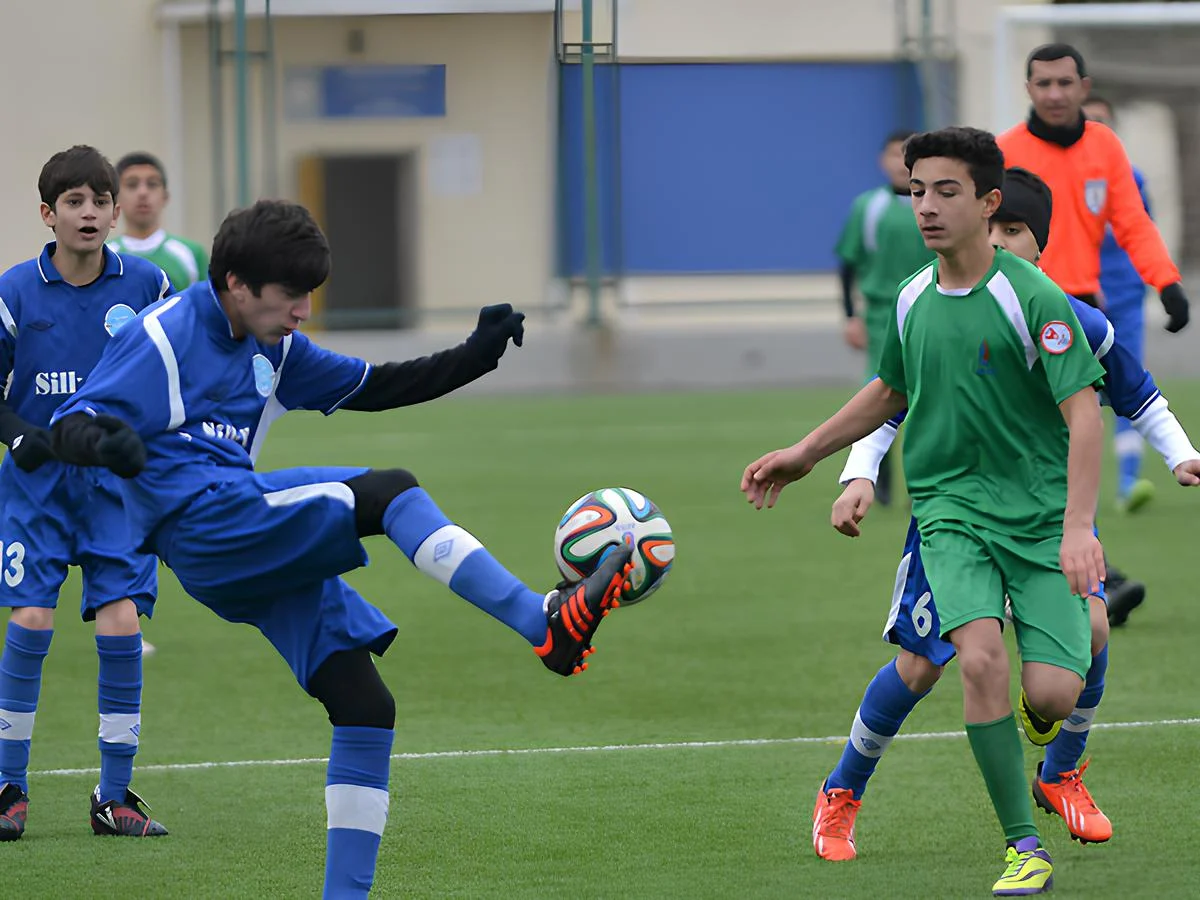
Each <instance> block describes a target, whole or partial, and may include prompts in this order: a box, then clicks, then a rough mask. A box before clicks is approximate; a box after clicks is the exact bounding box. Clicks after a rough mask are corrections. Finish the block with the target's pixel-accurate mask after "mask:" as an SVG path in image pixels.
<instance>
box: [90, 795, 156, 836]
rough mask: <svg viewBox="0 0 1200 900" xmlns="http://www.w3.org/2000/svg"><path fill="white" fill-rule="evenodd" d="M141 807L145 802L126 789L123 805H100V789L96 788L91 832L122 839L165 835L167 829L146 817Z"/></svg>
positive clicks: (115, 803) (117, 803) (108, 802)
mask: <svg viewBox="0 0 1200 900" xmlns="http://www.w3.org/2000/svg"><path fill="white" fill-rule="evenodd" d="M143 806H146V802H145V801H144V800H142V798H141V797H139V796H138V795H137V794H135V793H134V792H133V791H131V790H128V789H126V791H125V802H124V803H119V802H117V801H116V800H109V801H107V802H106V803H101V802H100V788H99V786H97V788H96V790H95V791H93V792H92V815H91V822H92V831H94V832H95V833H96V834H99V835H121V836H123V837H161V836H162V835H164V834H166V833H167V829H165V828H164V827H163V826H162V825H161V824H159V823H158V822H155V821H154V820H153V819H152V818H150V817H149V816H148V815H146V813H145V811H144V810H143V809H142V807H143ZM149 808H150V807H148V806H147V807H146V809H149Z"/></svg>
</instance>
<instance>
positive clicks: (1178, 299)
mask: <svg viewBox="0 0 1200 900" xmlns="http://www.w3.org/2000/svg"><path fill="white" fill-rule="evenodd" d="M1158 298H1159V299H1160V300H1161V301H1162V305H1163V309H1165V310H1166V311H1167V331H1169V332H1171V334H1175V333H1176V332H1179V331H1183V329H1184V328H1186V327H1187V323H1188V318H1189V314H1188V298H1187V294H1185V293H1184V292H1183V285H1182V284H1180V283H1179V282H1176V283H1175V284H1168V285H1167V286H1166V287H1165V288H1163V289H1162V290H1161V291H1159V292H1158Z"/></svg>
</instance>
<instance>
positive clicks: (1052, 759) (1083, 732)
mask: <svg viewBox="0 0 1200 900" xmlns="http://www.w3.org/2000/svg"><path fill="white" fill-rule="evenodd" d="M1107 671H1108V645H1107V644H1105V645H1104V648H1103V649H1102V650H1101V651H1100V652H1099V653H1097V654H1096V655H1095V656H1093V657H1092V666H1091V668H1090V669H1088V673H1087V679H1086V680H1085V681H1084V683H1083V690H1082V691H1080V692H1079V699H1078V700H1077V701H1076V703H1075V709H1074V710H1072V711H1071V715H1069V716H1067V719H1066V721H1064V722H1063V723H1062V729H1061V730H1060V731H1059V732H1058V736H1057V737H1056V738H1055V739H1054V740H1052V741H1051V742H1050V743H1049V745H1047V747H1046V760H1045V762H1043V763H1042V776H1041V777H1042V781H1044V782H1046V783H1047V784H1058V783H1059V782H1060V781H1062V778H1061V777H1060V775H1059V773H1060V772H1073V771H1074V770H1075V769H1077V768H1078V767H1079V758H1080V757H1081V756H1083V749H1084V747H1086V746H1087V739H1088V733H1089V732H1090V731H1091V728H1092V722H1094V721H1095V719H1096V707H1097V706H1099V705H1100V698H1101V697H1103V696H1104V673H1105V672H1107Z"/></svg>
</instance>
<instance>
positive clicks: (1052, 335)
mask: <svg viewBox="0 0 1200 900" xmlns="http://www.w3.org/2000/svg"><path fill="white" fill-rule="evenodd" d="M1040 339H1041V342H1042V347H1043V348H1044V349H1045V351H1046V352H1047V353H1052V354H1054V355H1055V356H1058V355H1059V354H1060V353H1066V352H1067V351H1068V350H1070V349H1071V345H1072V344H1073V343H1075V335H1074V333H1072V331H1071V326H1070V325H1068V324H1067V323H1066V322H1058V321H1055V322H1047V323H1046V324H1045V325H1043V326H1042V333H1041V338H1040Z"/></svg>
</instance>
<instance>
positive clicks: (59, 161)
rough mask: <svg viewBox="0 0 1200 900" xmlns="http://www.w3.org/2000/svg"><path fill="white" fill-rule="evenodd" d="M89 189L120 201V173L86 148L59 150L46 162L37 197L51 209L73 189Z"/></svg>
mask: <svg viewBox="0 0 1200 900" xmlns="http://www.w3.org/2000/svg"><path fill="white" fill-rule="evenodd" d="M84 185H87V186H88V187H90V188H91V189H92V190H93V191H94V192H95V193H97V194H111V195H112V198H113V200H114V201H115V200H116V199H117V188H118V182H117V173H116V172H115V171H114V170H113V167H112V163H110V162H109V161H108V159H107V157H105V155H104V154H103V153H101V152H100V151H99V150H97V149H96V148H95V147H89V146H88V145H87V144H76V145H75V146H74V147H72V148H70V149H69V150H60V151H59V152H58V153H55V154H54V155H53V156H52V157H50V158H49V159H48V160H46V164H45V165H44V166H42V173H41V175H39V176H38V194H40V195H41V198H42V202H43V203H45V204H46V205H47V206H49V207H50V208H52V209H53V208H54V204H55V203H56V202H57V201H58V198H59V197H61V196H62V195H63V194H65V193H66V192H67V191H69V190H71V189H72V188H77V187H83V186H84Z"/></svg>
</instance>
